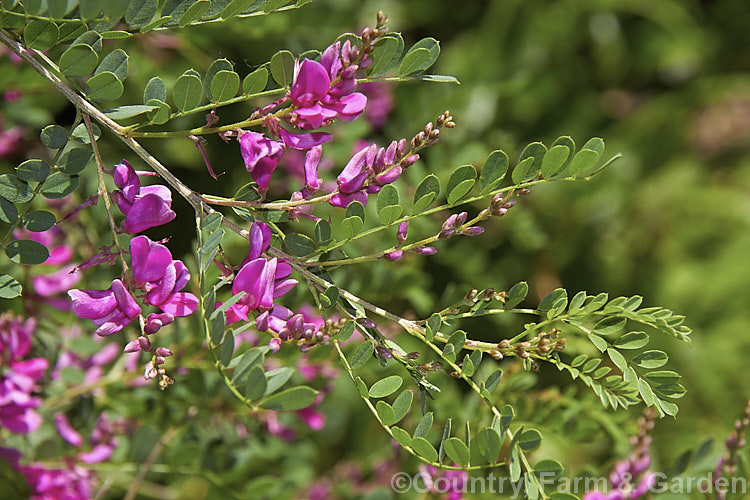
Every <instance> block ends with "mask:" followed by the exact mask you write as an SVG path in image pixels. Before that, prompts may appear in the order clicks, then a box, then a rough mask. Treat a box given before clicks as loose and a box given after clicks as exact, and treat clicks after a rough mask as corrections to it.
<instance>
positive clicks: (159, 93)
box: [143, 76, 167, 104]
mask: <svg viewBox="0 0 750 500" xmlns="http://www.w3.org/2000/svg"><path fill="white" fill-rule="evenodd" d="M151 99H157V100H159V101H161V102H166V101H167V86H166V85H165V84H164V81H163V80H162V79H161V78H159V77H158V76H155V77H153V78H152V79H151V80H149V81H148V83H147V84H146V88H145V89H143V103H144V104H148V102H149V101H150V100H151Z"/></svg>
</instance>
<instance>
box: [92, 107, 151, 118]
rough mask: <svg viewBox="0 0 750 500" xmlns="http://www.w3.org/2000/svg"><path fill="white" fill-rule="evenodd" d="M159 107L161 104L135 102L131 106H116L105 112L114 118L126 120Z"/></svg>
mask: <svg viewBox="0 0 750 500" xmlns="http://www.w3.org/2000/svg"><path fill="white" fill-rule="evenodd" d="M158 109H159V106H155V105H152V106H145V105H143V104H133V105H130V106H118V107H116V108H112V109H108V110H106V111H105V112H104V114H105V115H107V116H108V117H109V118H111V119H113V120H124V119H127V118H133V117H134V116H138V115H142V114H144V113H148V112H150V111H155V110H158Z"/></svg>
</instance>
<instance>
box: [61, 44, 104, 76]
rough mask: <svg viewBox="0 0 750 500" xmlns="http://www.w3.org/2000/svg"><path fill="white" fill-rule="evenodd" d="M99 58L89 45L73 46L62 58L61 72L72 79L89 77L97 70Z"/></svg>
mask: <svg viewBox="0 0 750 500" xmlns="http://www.w3.org/2000/svg"><path fill="white" fill-rule="evenodd" d="M98 61H99V56H98V55H97V54H96V51H95V50H94V49H93V48H91V46H89V45H85V44H78V45H73V46H72V47H70V48H69V49H68V50H66V51H65V52H63V54H62V56H60V72H61V73H62V74H63V75H65V76H69V77H72V78H76V77H81V76H86V75H89V74H90V73H91V72H92V71H94V69H95V68H96V63H97V62H98Z"/></svg>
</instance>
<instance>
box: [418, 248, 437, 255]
mask: <svg viewBox="0 0 750 500" xmlns="http://www.w3.org/2000/svg"><path fill="white" fill-rule="evenodd" d="M412 251H413V252H414V253H417V254H419V255H435V254H436V253H437V248H435V247H426V246H424V247H417V248H415V249H414V250H412Z"/></svg>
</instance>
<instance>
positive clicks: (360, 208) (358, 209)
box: [346, 201, 365, 221]
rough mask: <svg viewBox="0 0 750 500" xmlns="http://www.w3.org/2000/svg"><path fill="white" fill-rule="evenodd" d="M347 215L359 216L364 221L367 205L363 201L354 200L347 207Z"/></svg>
mask: <svg viewBox="0 0 750 500" xmlns="http://www.w3.org/2000/svg"><path fill="white" fill-rule="evenodd" d="M346 216H347V217H359V218H360V219H362V220H363V221H364V220H365V206H364V205H362V203H360V202H358V201H353V202H351V203H349V206H347V207H346Z"/></svg>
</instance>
